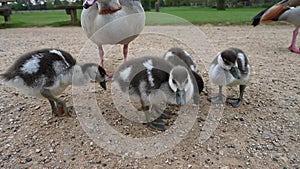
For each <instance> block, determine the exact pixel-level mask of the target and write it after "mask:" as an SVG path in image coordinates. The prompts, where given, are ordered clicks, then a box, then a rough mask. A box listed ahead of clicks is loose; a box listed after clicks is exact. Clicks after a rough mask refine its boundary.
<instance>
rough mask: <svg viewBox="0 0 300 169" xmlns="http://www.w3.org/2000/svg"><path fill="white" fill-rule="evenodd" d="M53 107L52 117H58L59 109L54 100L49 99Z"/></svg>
mask: <svg viewBox="0 0 300 169" xmlns="http://www.w3.org/2000/svg"><path fill="white" fill-rule="evenodd" d="M48 100H49V102H50V105H51V110H52V115H53V116H58V112H57V108H56V105H55V103H54V101H53V100H50V99H48Z"/></svg>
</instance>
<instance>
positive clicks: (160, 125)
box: [147, 119, 166, 131]
mask: <svg viewBox="0 0 300 169" xmlns="http://www.w3.org/2000/svg"><path fill="white" fill-rule="evenodd" d="M147 125H148V126H149V127H150V128H152V129H154V130H158V131H165V130H166V128H165V126H166V122H164V121H163V120H162V119H155V120H154V121H152V122H149V123H147Z"/></svg>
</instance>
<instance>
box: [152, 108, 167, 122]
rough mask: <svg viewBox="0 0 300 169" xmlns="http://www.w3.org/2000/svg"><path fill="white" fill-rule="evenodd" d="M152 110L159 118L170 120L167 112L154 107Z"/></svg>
mask: <svg viewBox="0 0 300 169" xmlns="http://www.w3.org/2000/svg"><path fill="white" fill-rule="evenodd" d="M153 108H154V110H155V111H156V112H157V113H158V114H159V115H160V116H159V118H161V119H170V118H171V116H170V115H169V114H168V112H167V111H165V110H163V109H161V108H160V107H159V106H157V105H154V106H153Z"/></svg>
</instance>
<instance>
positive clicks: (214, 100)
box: [209, 86, 225, 104]
mask: <svg viewBox="0 0 300 169" xmlns="http://www.w3.org/2000/svg"><path fill="white" fill-rule="evenodd" d="M209 101H211V102H212V103H214V104H224V103H225V96H224V95H223V93H222V86H219V93H218V95H217V96H214V97H212V98H211V99H210V100H209Z"/></svg>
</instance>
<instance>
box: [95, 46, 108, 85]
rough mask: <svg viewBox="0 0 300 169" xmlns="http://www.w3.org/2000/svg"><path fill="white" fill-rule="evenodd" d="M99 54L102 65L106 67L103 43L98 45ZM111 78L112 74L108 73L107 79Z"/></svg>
mask: <svg viewBox="0 0 300 169" xmlns="http://www.w3.org/2000/svg"><path fill="white" fill-rule="evenodd" d="M98 50H99V56H100V66H101V67H102V68H103V69H104V50H103V47H102V45H101V46H99V47H98ZM110 79H111V75H110V74H109V73H106V80H107V81H109V80H110Z"/></svg>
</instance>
